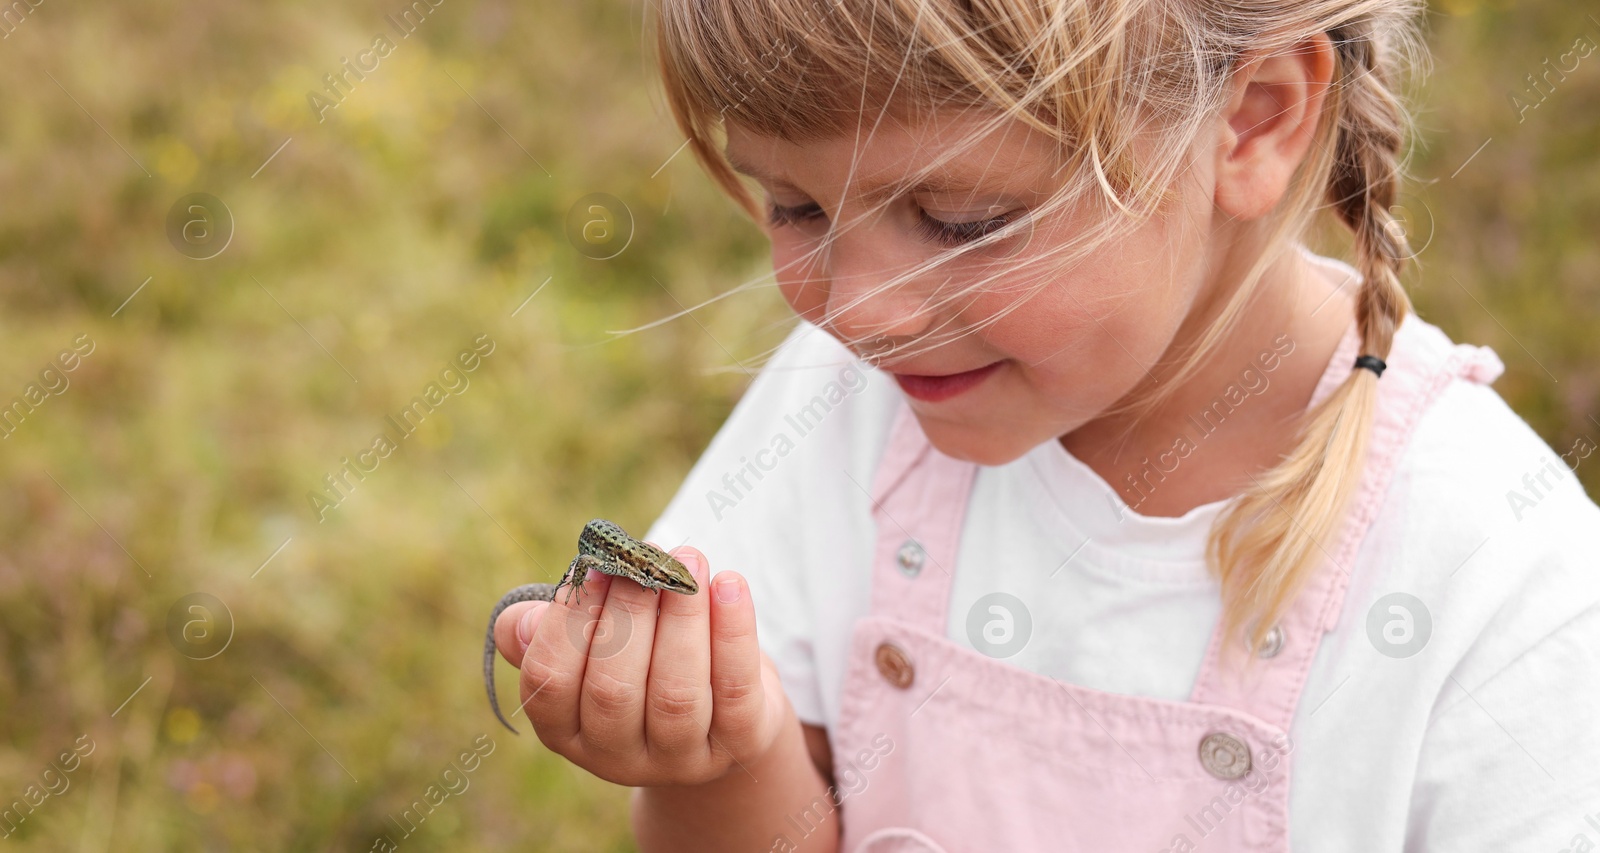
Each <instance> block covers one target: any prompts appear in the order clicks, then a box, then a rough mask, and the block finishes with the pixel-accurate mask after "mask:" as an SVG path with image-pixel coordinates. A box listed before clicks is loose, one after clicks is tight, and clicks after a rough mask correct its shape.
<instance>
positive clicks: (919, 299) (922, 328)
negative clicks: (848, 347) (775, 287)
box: [819, 235, 933, 343]
mask: <svg viewBox="0 0 1600 853" xmlns="http://www.w3.org/2000/svg"><path fill="white" fill-rule="evenodd" d="M851 236H854V235H850V236H845V237H841V238H839V239H837V240H835V241H834V242H833V243H832V244H831V245H829V246H827V247H825V248H824V250H823V255H822V259H821V265H820V270H819V271H820V272H821V273H822V274H823V276H824V277H825V279H826V282H827V288H828V297H827V310H826V315H825V317H824V320H823V323H824V325H825V326H827V327H828V328H829V329H830V330H831V331H832V332H833V333H834V335H835V336H836V337H838V338H840V339H841V340H847V341H858V342H862V343H866V342H870V341H872V340H874V339H876V338H912V337H916V336H917V335H920V334H922V333H924V332H926V331H928V329H929V328H930V327H931V326H932V322H933V311H932V310H931V309H930V307H929V302H930V300H931V298H932V296H933V291H932V288H930V287H929V286H928V284H927V278H928V277H929V275H931V273H929V274H926V275H922V274H919V275H912V276H910V277H902V274H903V273H905V272H906V271H908V270H911V269H914V268H915V263H916V261H914V260H909V259H907V261H906V262H904V263H902V262H900V261H899V260H898V259H896V258H894V257H892V255H891V254H890V253H888V252H884V251H881V250H879V248H880V247H881V244H880V245H879V246H877V247H875V246H874V245H872V243H871V242H869V241H865V240H862V239H860V238H856V239H851ZM896 279H899V280H898V281H897V280H896Z"/></svg>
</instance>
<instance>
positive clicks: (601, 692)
mask: <svg viewBox="0 0 1600 853" xmlns="http://www.w3.org/2000/svg"><path fill="white" fill-rule="evenodd" d="M659 596H660V593H658V592H652V591H650V590H647V589H645V588H644V587H642V586H639V584H637V583H635V582H634V581H632V580H629V579H627V578H620V577H619V578H614V579H612V581H611V586H610V588H609V590H608V591H607V592H606V597H605V604H604V607H603V609H602V610H601V611H600V619H599V622H598V623H597V624H596V627H595V629H594V635H593V637H592V639H591V641H590V644H589V660H588V665H587V668H586V669H585V670H584V676H583V693H582V696H581V697H580V698H579V701H578V719H579V726H578V730H579V736H580V737H581V738H582V740H583V743H584V746H585V749H586V750H587V751H590V752H591V753H600V754H606V755H637V754H638V753H640V752H643V751H644V694H645V684H646V682H647V681H648V679H649V677H650V647H651V646H652V645H654V642H655V630H656V608H657V606H658V605H657V599H658V597H659Z"/></svg>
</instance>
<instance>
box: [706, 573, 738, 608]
mask: <svg viewBox="0 0 1600 853" xmlns="http://www.w3.org/2000/svg"><path fill="white" fill-rule="evenodd" d="M711 587H712V589H713V590H714V591H715V592H716V594H717V600H718V601H720V602H722V603H723V604H732V603H734V602H735V601H738V600H739V597H740V596H742V595H743V594H744V590H743V589H742V585H741V584H740V583H739V578H738V576H737V575H734V576H728V575H718V576H717V579H716V581H715V582H713V583H712V584H711Z"/></svg>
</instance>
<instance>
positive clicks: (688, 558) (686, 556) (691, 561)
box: [672, 551, 706, 583]
mask: <svg viewBox="0 0 1600 853" xmlns="http://www.w3.org/2000/svg"><path fill="white" fill-rule="evenodd" d="M672 556H674V557H676V558H677V560H678V562H680V563H682V564H683V567H684V568H686V569H688V570H689V574H690V575H692V576H693V577H694V579H695V582H697V583H705V580H706V566H705V564H704V563H702V562H700V557H699V555H697V554H695V552H693V551H679V552H678V553H676V554H673V555H672Z"/></svg>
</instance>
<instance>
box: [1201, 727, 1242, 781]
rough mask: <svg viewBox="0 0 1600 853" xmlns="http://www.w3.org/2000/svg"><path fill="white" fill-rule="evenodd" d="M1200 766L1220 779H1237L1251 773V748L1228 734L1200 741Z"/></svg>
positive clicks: (1209, 736) (1204, 738) (1206, 737)
mask: <svg viewBox="0 0 1600 853" xmlns="http://www.w3.org/2000/svg"><path fill="white" fill-rule="evenodd" d="M1200 765H1201V766H1202V767H1204V768H1205V769H1206V772H1207V773H1210V774H1211V775H1213V776H1215V777H1217V778H1218V779H1237V778H1239V777H1240V776H1243V775H1244V774H1246V773H1249V772H1250V747H1248V746H1245V743H1244V741H1242V740H1240V739H1238V738H1236V737H1234V736H1233V735H1230V734H1228V733H1227V732H1212V733H1211V734H1208V735H1206V736H1205V737H1203V738H1201V739H1200Z"/></svg>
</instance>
